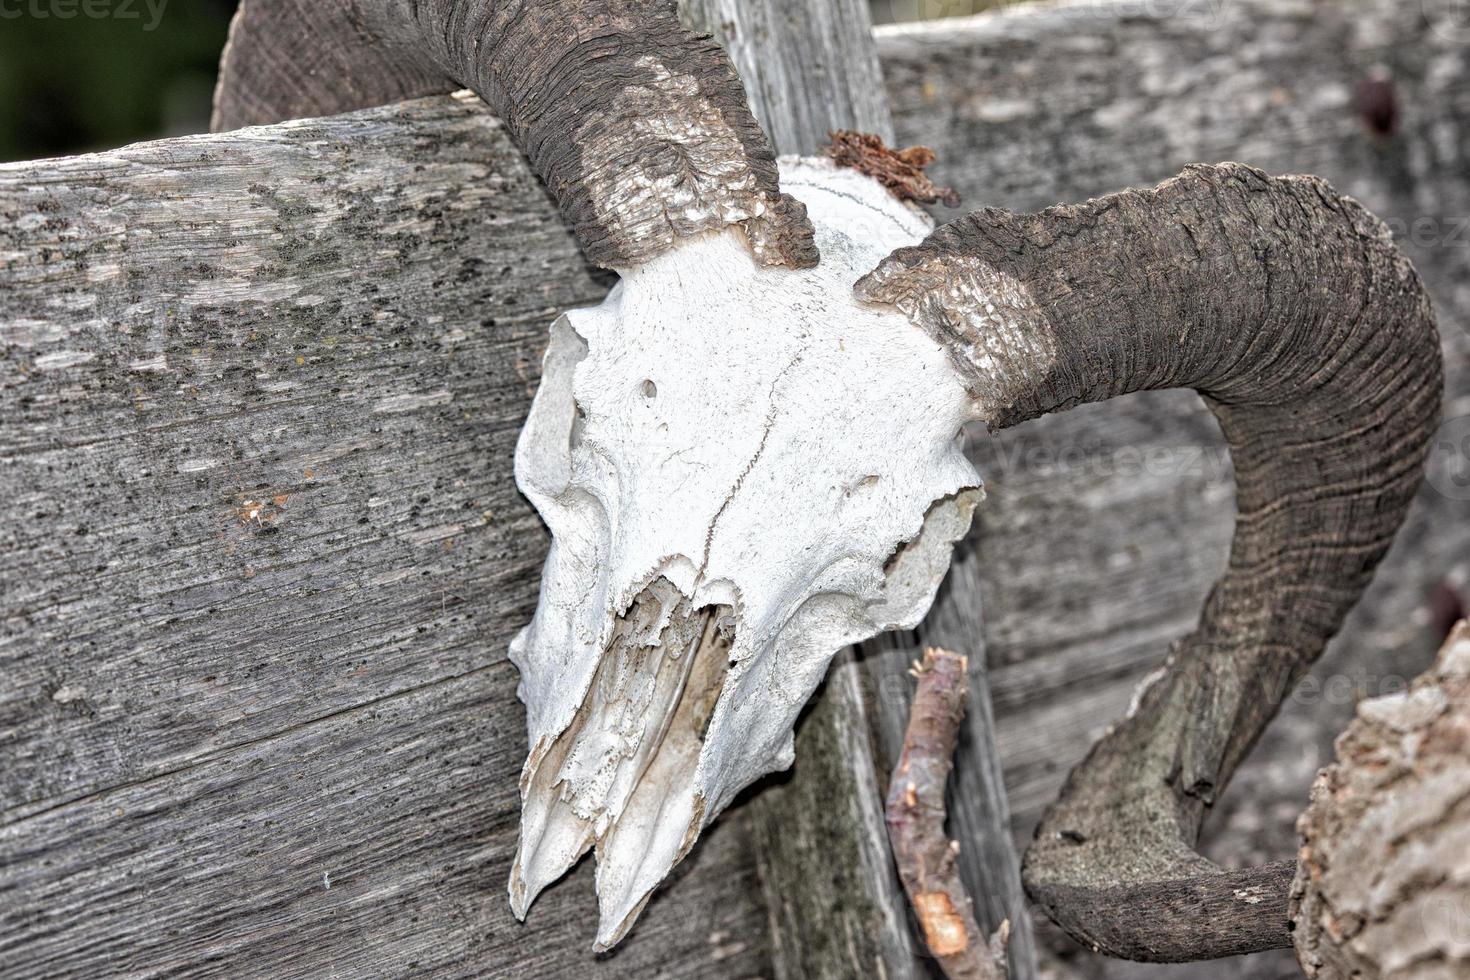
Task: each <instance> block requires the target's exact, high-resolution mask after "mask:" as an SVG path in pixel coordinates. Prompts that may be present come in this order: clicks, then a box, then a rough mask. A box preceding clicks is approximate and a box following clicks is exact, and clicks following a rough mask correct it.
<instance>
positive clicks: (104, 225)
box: [0, 97, 767, 977]
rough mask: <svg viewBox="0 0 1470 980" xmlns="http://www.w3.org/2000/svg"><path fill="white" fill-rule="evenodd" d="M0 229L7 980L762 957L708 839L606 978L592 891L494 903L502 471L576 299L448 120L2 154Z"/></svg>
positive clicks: (536, 227) (507, 852) (488, 163)
mask: <svg viewBox="0 0 1470 980" xmlns="http://www.w3.org/2000/svg"><path fill="white" fill-rule="evenodd" d="M0 216H3V220H0V229H3V230H0V279H3V280H4V283H5V288H4V290H3V292H0V331H3V332H0V342H3V345H4V346H3V352H4V362H5V363H6V364H7V365H8V366H9V370H8V371H7V372H6V374H5V376H4V381H3V385H0V419H3V420H4V424H3V426H0V459H3V469H0V474H3V490H4V492H3V498H4V500H5V515H4V519H3V521H0V529H3V530H0V577H3V579H4V582H5V600H4V607H3V608H4V619H3V622H4V629H3V634H0V676H3V677H4V679H5V683H4V684H3V685H0V866H3V867H4V869H5V871H4V874H3V875H0V920H3V925H0V960H3V962H4V963H5V964H6V968H5V972H6V974H7V976H59V975H65V974H70V975H79V974H91V975H96V974H98V973H102V972H116V973H119V974H129V975H153V974H161V973H166V972H175V971H188V972H195V973H209V974H219V975H241V974H253V975H278V976H319V975H323V974H326V973H331V972H333V971H334V970H335V971H340V972H344V973H354V972H357V973H362V972H369V971H371V972H386V973H408V972H415V971H421V972H432V973H435V974H443V975H454V974H460V975H468V974H475V975H496V976H517V977H519V976H526V975H542V976H562V975H565V974H566V973H567V972H569V971H574V972H578V973H584V972H585V973H587V974H591V975H608V976H647V975H649V974H650V973H663V974H667V975H680V976H682V975H691V976H692V975H702V974H708V973H709V972H710V971H711V970H713V969H714V968H715V964H719V968H720V969H721V970H727V971H733V972H734V973H736V974H758V973H763V972H765V971H766V969H767V967H766V962H767V961H766V954H765V948H764V939H763V933H764V925H765V923H764V913H763V910H762V907H761V904H760V902H759V887H758V883H757V882H756V880H755V878H754V874H753V866H752V863H751V858H750V853H749V850H748V848H747V847H746V846H745V844H744V841H743V834H742V829H741V828H740V826H739V824H738V821H736V822H734V823H732V825H731V826H729V827H725V828H721V830H720V831H719V832H717V833H715V834H714V835H713V839H712V842H711V844H710V845H708V846H707V847H705V848H702V849H701V855H700V856H699V857H697V858H696V859H694V863H693V864H692V865H691V866H690V868H689V871H688V872H683V873H681V876H680V877H681V878H682V877H683V874H690V873H692V874H694V876H695V879H697V880H698V881H699V882H701V883H700V884H696V885H695V886H694V888H693V889H692V890H688V891H690V894H688V895H687V896H683V897H680V893H681V892H682V891H685V890H686V889H682V888H681V886H679V885H677V884H676V885H673V886H672V887H671V888H669V889H668V890H667V892H666V895H667V897H664V898H660V899H657V900H656V901H657V903H659V904H666V905H667V906H668V907H667V908H665V909H663V910H659V909H657V908H655V909H654V910H652V912H651V914H652V915H653V917H654V919H655V920H656V921H654V922H653V923H652V924H650V925H649V926H648V927H647V928H645V929H642V930H640V933H639V934H635V935H634V936H633V937H632V938H631V939H630V941H629V943H628V944H627V946H626V947H625V948H624V949H622V950H620V951H619V952H618V953H616V954H614V955H613V956H610V957H607V958H603V959H597V958H594V957H593V955H592V953H591V951H590V948H589V947H590V941H591V935H592V925H591V923H592V922H593V921H594V920H595V911H594V901H593V896H592V889H591V882H590V868H584V869H583V870H582V871H581V872H579V873H578V874H576V875H574V876H573V878H572V879H571V880H570V881H569V882H567V883H566V884H564V885H563V886H561V887H559V888H557V889H555V890H554V891H553V892H551V893H549V894H548V895H547V896H546V898H544V899H543V901H542V903H541V904H540V905H538V907H537V909H536V911H535V913H534V914H533V915H532V916H531V918H530V920H529V922H528V923H527V925H526V926H524V927H522V926H520V925H518V924H516V923H515V922H514V921H513V919H512V918H511V915H510V910H509V907H508V905H507V903H506V900H505V878H506V875H507V873H508V870H509V865H510V859H511V854H512V850H513V848H514V842H515V835H516V822H517V815H518V812H519V797H518V794H517V790H516V777H517V774H518V772H519V769H520V764H521V760H522V758H523V756H524V752H525V744H524V742H525V734H524V716H523V714H522V710H521V707H520V705H519V703H518V702H517V701H516V699H515V693H514V692H515V671H514V669H513V668H512V667H510V666H509V665H508V664H507V662H506V660H505V648H506V643H507V641H508V640H509V638H510V636H511V634H512V632H513V631H514V630H515V629H517V628H519V627H520V626H521V625H522V624H523V623H524V622H525V621H526V619H528V618H529V616H530V614H531V611H532V609H533V607H534V602H535V596H536V582H537V574H538V572H539V569H540V566H541V563H542V560H543V559H544V556H545V537H544V532H543V531H542V530H541V528H540V526H539V523H538V522H537V521H536V519H535V517H534V515H533V514H532V512H531V511H530V508H529V507H528V506H527V505H526V503H525V502H524V501H523V500H522V499H521V498H520V496H519V495H518V494H517V493H516V491H515V487H514V483H513V480H512V475H511V451H512V447H513V444H514V441H515V438H516V434H517V432H518V430H519V428H520V424H521V420H522V418H523V416H524V413H525V411H526V408H527V406H528V403H529V397H530V394H531V391H532V389H533V388H534V386H535V384H536V381H537V377H538V375H539V358H540V353H541V350H542V348H543V346H544V343H545V334H546V325H547V323H548V322H549V319H550V318H551V316H552V315H553V314H554V313H555V311H557V310H558V309H560V308H562V307H564V306H567V305H575V304H580V303H586V302H590V301H595V300H597V299H599V298H600V297H601V295H602V293H603V292H604V286H603V285H602V284H601V283H600V282H599V280H598V279H597V278H595V277H594V276H593V275H592V274H591V273H589V271H588V270H587V268H586V266H585V265H584V263H583V260H582V258H581V257H580V254H579V252H578V249H577V245H576V243H575V241H574V240H573V239H572V237H571V235H570V234H569V233H568V232H567V231H566V229H565V228H564V226H563V225H562V223H561V221H560V220H559V219H558V217H557V214H556V210H555V207H554V205H553V204H552V202H551V201H550V200H549V198H548V197H547V195H546V193H545V191H544V190H543V189H542V188H541V187H539V186H538V184H537V182H536V180H535V178H534V176H533V175H532V174H531V172H530V170H529V169H528V168H527V166H526V164H525V161H524V158H523V157H522V156H521V155H520V154H519V152H517V151H516V150H515V148H514V146H513V145H512V144H511V143H510V141H509V139H508V138H507V136H506V134H505V132H504V130H503V129H502V128H501V126H500V125H499V123H498V122H496V121H495V120H494V119H493V118H492V117H490V116H489V114H488V113H486V112H485V111H484V108H483V106H481V105H480V103H479V102H478V100H476V99H474V98H473V97H465V98H436V99H432V100H425V101H421V102H416V103H411V104H407V105H405V106H403V107H394V108H390V109H384V110H376V111H368V112H364V113H359V114H355V115H351V116H343V117H338V118H334V119H331V120H325V121H307V122H302V123H293V124H288V125H284V126H279V127H273V128H270V129H262V130H250V131H245V132H242V133H237V134H231V135H228V136H218V137H192V138H186V139H181V140H173V141H167V142H163V143H153V144H143V145H140V146H136V147H130V148H128V149H125V150H120V151H116V152H114V153H107V154H101V155H97V156H90V157H77V158H71V159H67V160H61V161H42V162H38V163H33V164H25V165H19V166H11V167H4V168H0ZM252 514H253V515H254V516H251V515H252ZM701 867H702V868H704V869H705V870H704V871H703V872H701V871H700V870H699V869H700V868H701ZM694 892H698V894H694ZM686 899H690V900H692V903H691V904H690V905H689V906H688V907H687V908H684V907H682V906H681V904H680V903H682V902H683V901H685V900H686Z"/></svg>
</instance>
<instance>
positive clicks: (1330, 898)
mask: <svg viewBox="0 0 1470 980" xmlns="http://www.w3.org/2000/svg"><path fill="white" fill-rule="evenodd" d="M1297 828H1298V831H1299V832H1300V833H1301V836H1302V847H1301V852H1300V854H1299V865H1298V870H1297V875H1296V880H1295V882H1294V883H1293V885H1292V893H1291V918H1292V922H1293V924H1294V926H1295V929H1294V931H1293V932H1292V942H1293V944H1294V945H1295V946H1296V952H1297V958H1298V961H1299V962H1300V963H1301V965H1302V968H1303V969H1304V970H1305V971H1306V973H1307V976H1309V977H1321V978H1323V980H1351V978H1359V980H1379V978H1394V980H1448V978H1451V977H1463V976H1465V975H1466V974H1467V973H1470V929H1467V926H1470V623H1465V622H1461V623H1460V624H1459V626H1458V627H1456V628H1455V630H1454V632H1453V633H1451V635H1450V637H1449V639H1448V640H1446V641H1445V645H1444V648H1443V649H1442V650H1441V651H1440V655H1439V661H1438V662H1437V663H1436V664H1435V665H1434V667H1433V668H1431V669H1430V670H1429V671H1427V672H1426V673H1424V674H1423V675H1421V676H1420V677H1419V678H1418V679H1417V680H1415V681H1414V683H1413V684H1412V685H1411V686H1410V688H1409V689H1408V690H1407V691H1404V692H1401V693H1398V694H1391V695H1386V696H1384V697H1379V698H1372V699H1370V700H1367V701H1364V702H1362V703H1361V704H1359V705H1358V716H1357V718H1356V719H1355V720H1354V721H1353V723H1352V724H1351V725H1350V726H1349V727H1348V730H1347V731H1346V732H1344V733H1343V734H1342V736H1341V737H1339V738H1338V740H1337V761H1336V762H1335V763H1334V764H1332V765H1331V766H1328V767H1327V768H1325V769H1323V770H1322V772H1321V773H1320V774H1318V776H1317V782H1316V783H1315V784H1314V785H1313V787H1312V803H1311V806H1309V807H1308V808H1307V811H1306V812H1305V813H1303V814H1302V817H1301V820H1300V821H1298V824H1297Z"/></svg>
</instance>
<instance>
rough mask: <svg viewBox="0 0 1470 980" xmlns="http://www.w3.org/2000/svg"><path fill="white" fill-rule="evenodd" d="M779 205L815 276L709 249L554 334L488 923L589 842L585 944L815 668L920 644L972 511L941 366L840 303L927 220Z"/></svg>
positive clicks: (726, 237) (699, 824) (528, 447)
mask: <svg viewBox="0 0 1470 980" xmlns="http://www.w3.org/2000/svg"><path fill="white" fill-rule="evenodd" d="M781 184H782V188H783V189H784V190H786V191H788V192H790V193H791V194H793V195H794V196H796V197H797V198H799V199H800V200H802V201H803V202H804V203H805V204H806V206H807V208H808V211H809V214H810V216H811V219H812V223H813V224H814V225H815V227H816V231H817V244H818V246H819V247H820V249H821V253H822V261H821V263H820V265H819V266H818V267H817V268H815V269H809V270H792V269H785V268H765V267H759V266H757V265H756V264H755V263H754V261H753V260H752V258H751V255H750V252H749V249H748V247H747V246H746V245H745V243H744V241H743V240H742V238H741V237H740V233H739V232H737V231H734V230H727V231H725V232H723V233H716V234H710V235H708V236H705V237H702V238H698V239H693V240H690V241H687V242H685V243H682V244H680V245H679V247H677V248H675V249H673V250H671V251H669V252H667V253H665V254H664V255H662V256H660V257H659V258H658V259H655V260H654V261H651V262H649V263H647V264H646V265H643V266H640V267H638V268H636V269H634V270H631V271H630V272H628V273H626V274H625V276H624V278H623V280H622V282H621V283H620V284H619V286H618V287H617V288H615V289H614V290H613V292H612V293H611V295H609V296H608V298H607V300H606V301H605V302H604V303H603V304H602V305H601V306H599V307H596V308H593V309H584V310H575V311H572V312H570V313H568V314H567V315H566V316H564V317H562V318H561V319H559V320H558V321H557V322H556V324H555V325H554V326H553V328H552V336H551V342H550V347H549V349H548V350H547V353H546V359H545V371H544V377H543V379H542V383H541V388H540V390H539V392H538V393H537V395H536V399H535V403H534V406H533V408H532V410H531V414H530V417H529V418H528V420H527V422H526V426H525V429H524V431H523V432H522V434H521V438H520V443H519V445H518V447H517V450H516V480H517V482H518V483H519V485H520V487H521V490H522V492H523V493H525V495H526V496H527V497H528V498H529V499H530V500H531V502H532V503H533V504H534V505H535V506H536V509H537V510H538V511H540V513H541V516H542V517H543V519H544V520H545V521H546V524H547V526H548V527H549V528H550V530H551V533H552V537H553V541H552V545H551V552H550V554H549V556H548V557H547V560H546V567H545V569H544V571H543V573H542V580H541V596H540V603H539V605H538V607H537V609H536V616H535V619H534V620H533V621H532V622H531V624H530V625H529V626H528V627H526V629H525V630H523V631H522V632H521V634H520V635H519V636H517V637H516V639H515V641H514V642H513V643H512V645H511V659H512V660H513V661H514V662H515V663H516V665H517V666H518V667H519V668H520V670H521V686H520V695H521V699H522V700H523V701H524V702H525V703H526V708H527V716H528V717H527V725H528V728H529V741H530V746H531V751H530V756H529V758H528V759H527V761H526V765H525V769H524V771H523V773H522V776H521V794H522V800H523V806H522V814H521V840H520V848H519V851H518V853H517V855H516V860H515V865H514V868H513V870H512V872H511V880H510V894H511V902H512V905H513V907H514V909H515V911H516V914H517V915H519V916H524V914H525V910H526V907H527V906H528V905H529V904H530V902H531V901H532V900H533V899H534V898H535V896H536V894H537V893H538V892H539V891H540V890H541V889H542V888H544V887H545V886H546V885H548V884H550V883H551V882H552V881H554V880H556V879H557V878H559V877H560V876H561V875H562V874H563V873H564V872H565V871H566V870H567V869H568V868H570V867H571V866H572V865H573V864H574V863H575V862H576V861H577V859H578V858H580V857H581V856H582V855H583V854H584V853H586V851H587V850H588V849H589V848H591V847H593V846H594V845H595V846H596V855H597V862H598V867H597V892H598V900H599V907H600V912H601V924H600V927H599V929H598V935H597V945H598V947H599V948H606V947H608V946H610V945H612V944H613V943H616V942H617V941H618V940H619V939H620V938H621V937H622V936H623V934H624V933H625V932H626V931H627V929H628V928H629V926H630V925H631V924H632V922H633V920H634V919H635V918H636V917H637V914H638V912H639V911H640V910H641V909H642V907H643V905H644V903H645V902H647V900H648V897H649V895H650V894H651V893H652V891H653V889H654V888H655V887H656V886H657V885H658V883H659V882H660V881H661V880H663V878H664V876H665V875H666V874H667V873H668V872H669V870H670V868H672V867H673V866H674V864H676V863H677V862H678V861H679V860H680V859H681V858H682V857H683V856H684V855H685V853H687V852H688V850H689V848H690V846H691V845H692V844H693V843H694V840H695V838H696V837H697V836H698V835H699V832H700V831H701V829H703V827H704V826H706V825H707V824H708V823H709V822H710V821H711V820H712V819H713V818H714V817H715V815H716V814H718V813H719V812H720V811H721V810H722V809H723V808H724V807H725V806H727V805H728V804H729V803H730V801H731V800H732V799H733V798H734V796H735V795H736V794H737V793H738V792H739V791H740V790H741V789H742V788H744V787H745V786H747V785H749V784H750V783H751V782H752V781H754V780H756V779H758V778H759V777H760V776H762V775H764V774H766V773H768V772H772V771H774V770H777V769H783V768H786V767H787V766H789V765H791V763H792V759H793V748H792V744H793V743H792V730H793V726H794V724H795V722H796V718H797V715H798V713H799V712H800V711H801V709H802V707H803V705H804V704H805V703H806V701H807V699H808V698H809V697H810V696H811V694H812V692H813V691H814V690H815V688H816V687H817V685H818V684H819V683H820V682H821V680H822V677H823V675H824V673H825V672H826V669H827V665H828V663H829V662H830V661H831V659H832V657H833V656H834V655H835V654H836V653H837V652H838V651H839V650H841V649H842V648H843V647H844V646H847V645H849V644H852V643H855V642H858V641H861V640H864V639H866V638H868V637H870V636H873V635H874V634H876V633H878V632H880V631H883V630H889V629H898V628H907V627H912V626H914V625H916V624H917V623H918V621H919V620H920V619H921V618H922V617H923V615H924V613H925V612H926V611H927V610H928V608H929V605H930V603H931V602H932V601H933V598H934V593H935V590H936V589H937V587H938V585H939V583H940V580H941V579H942V578H943V576H944V574H945V571H946V569H947V568H948V566H949V559H950V551H951V545H952V544H953V542H954V541H955V540H956V539H958V538H959V537H961V536H962V535H963V534H964V533H965V531H966V529H967V528H968V527H969V524H970V517H971V514H972V512H973V510H974V507H975V505H976V503H977V502H978V501H979V499H980V496H981V491H980V481H979V478H978V476H977V475H976V473H975V471H974V468H973V467H972V466H971V465H970V463H969V462H968V461H967V460H966V458H965V456H964V454H963V451H962V447H961V445H960V441H959V432H960V428H961V426H962V425H963V424H964V423H965V422H966V421H967V420H968V419H969V418H970V417H971V404H970V399H969V398H968V396H967V395H966V392H965V389H964V387H963V385H962V383H961V381H960V380H959V377H958V375H957V374H956V373H955V371H954V370H953V369H952V368H951V366H950V364H949V361H948V360H947V358H946V355H945V353H944V352H943V351H942V350H941V348H940V347H939V346H938V344H936V343H935V342H934V341H933V340H931V339H930V338H929V337H927V336H926V335H925V334H924V333H923V332H921V331H920V330H919V329H917V328H915V327H914V326H912V325H911V324H910V323H909V321H908V320H907V319H905V318H904V317H903V316H901V315H899V314H897V313H895V312H893V311H892V310H887V309H881V308H878V307H874V306H868V305H865V304H862V303H859V302H858V301H857V300H855V299H854V298H853V295H852V286H853V283H854V282H855V281H856V280H857V279H858V278H859V277H861V276H862V275H863V274H865V273H866V272H868V271H869V270H870V269H872V268H873V267H874V266H875V265H877V264H878V262H879V261H880V260H882V259H883V258H884V257H885V256H887V255H888V254H889V253H890V252H891V251H893V249H895V248H898V247H901V246H905V245H911V244H915V243H917V242H918V241H919V240H920V239H921V238H922V237H923V236H924V235H925V234H926V233H927V232H928V231H929V229H930V224H929V221H928V219H927V217H925V216H923V215H921V214H920V213H919V212H917V211H916V210H914V209H912V208H910V207H908V206H907V205H904V204H902V203H900V202H899V201H897V200H895V199H894V198H892V197H891V196H890V195H889V194H888V193H887V192H886V191H885V190H884V189H883V188H882V187H881V186H879V185H878V184H877V183H876V182H875V181H873V180H871V179H870V178H868V177H865V176H862V175H861V174H858V173H856V172H855V171H851V170H839V169H837V168H835V167H834V166H832V165H830V164H828V163H825V162H822V161H800V160H789V161H783V162H782V170H781Z"/></svg>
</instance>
